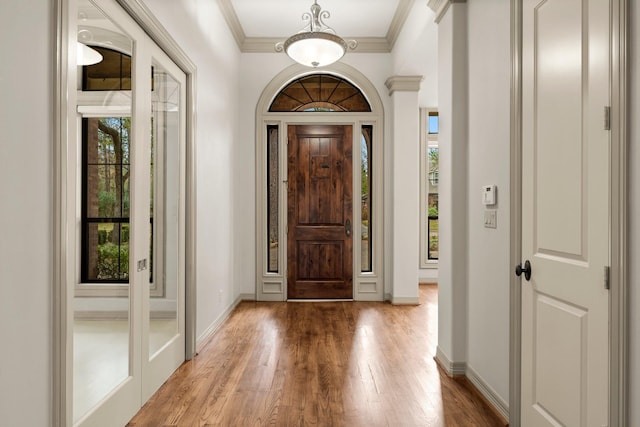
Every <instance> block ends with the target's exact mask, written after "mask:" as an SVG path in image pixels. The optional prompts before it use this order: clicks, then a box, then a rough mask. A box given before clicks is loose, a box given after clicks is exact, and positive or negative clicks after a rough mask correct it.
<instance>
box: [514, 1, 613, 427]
mask: <svg viewBox="0 0 640 427" xmlns="http://www.w3.org/2000/svg"><path fill="white" fill-rule="evenodd" d="M609 20H610V2H609V1H608V0H525V1H524V2H523V68H522V78H523V106H522V108H523V111H522V114H523V123H522V126H523V127H522V132H523V150H522V159H523V164H522V173H523V178H522V180H523V181H522V186H523V188H522V200H523V202H522V256H523V264H524V260H528V261H530V265H531V270H532V271H531V277H530V280H526V279H525V277H524V276H525V275H524V274H523V275H522V278H521V285H522V383H521V384H522V385H521V399H522V400H521V405H522V425H523V426H598V427H601V426H606V425H608V417H609V410H608V403H609V398H608V396H609V376H608V373H609V360H608V356H609V324H608V322H609V295H608V291H607V290H606V289H605V281H604V275H603V271H604V269H605V267H606V266H608V265H609V241H610V231H609V204H610V201H609V182H610V180H609V175H610V171H609V132H608V131H607V130H605V125H604V114H603V111H604V109H605V106H608V105H609V88H610V79H611V76H610V71H609V67H610V41H609V40H610V27H609V25H610V24H609Z"/></svg>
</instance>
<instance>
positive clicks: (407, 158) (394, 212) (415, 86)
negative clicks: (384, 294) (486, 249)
mask: <svg viewBox="0 0 640 427" xmlns="http://www.w3.org/2000/svg"><path fill="white" fill-rule="evenodd" d="M422 80H423V77H422V76H392V77H389V78H388V79H387V81H386V83H385V84H386V86H387V88H388V89H389V96H390V97H391V104H392V111H391V117H392V129H391V132H392V135H393V137H392V143H391V147H390V148H391V153H392V155H391V162H392V166H391V167H392V174H391V176H392V181H393V182H392V192H391V200H390V206H391V218H392V219H391V223H392V234H391V235H392V237H391V240H392V245H393V246H392V249H391V257H392V266H391V270H392V271H391V277H392V286H393V289H392V297H391V302H392V303H393V304H418V303H419V300H418V266H419V252H420V114H419V111H420V108H419V104H418V92H419V91H420V83H421V82H422Z"/></svg>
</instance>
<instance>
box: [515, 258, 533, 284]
mask: <svg viewBox="0 0 640 427" xmlns="http://www.w3.org/2000/svg"><path fill="white" fill-rule="evenodd" d="M522 273H524V278H525V280H526V281H527V282H528V281H529V279H531V263H530V262H529V260H526V261H525V262H524V267H523V266H522V264H518V265H516V276H518V277H520V276H522Z"/></svg>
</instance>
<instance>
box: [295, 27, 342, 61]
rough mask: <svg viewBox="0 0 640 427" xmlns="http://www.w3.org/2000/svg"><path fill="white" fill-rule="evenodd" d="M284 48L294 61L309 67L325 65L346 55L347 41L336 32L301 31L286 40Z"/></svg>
mask: <svg viewBox="0 0 640 427" xmlns="http://www.w3.org/2000/svg"><path fill="white" fill-rule="evenodd" d="M284 50H285V52H287V55H289V57H290V58H291V59H293V60H294V61H296V62H298V63H300V64H302V65H306V66H307V67H324V66H325V65H329V64H333V63H334V62H336V61H337V60H339V59H340V58H342V57H343V56H344V53H345V52H346V51H347V43H346V42H345V41H344V40H342V39H341V38H340V37H338V36H336V35H335V34H330V33H322V32H309V33H300V34H296V35H295V36H292V37H289V38H288V39H287V41H285V42H284Z"/></svg>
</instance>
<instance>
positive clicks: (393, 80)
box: [384, 76, 424, 96]
mask: <svg viewBox="0 0 640 427" xmlns="http://www.w3.org/2000/svg"><path fill="white" fill-rule="evenodd" d="M422 80H424V77H423V76H391V77H389V78H388V79H387V81H386V82H384V84H385V86H386V87H387V89H389V96H391V95H393V92H418V91H420V83H422Z"/></svg>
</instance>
